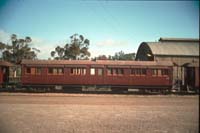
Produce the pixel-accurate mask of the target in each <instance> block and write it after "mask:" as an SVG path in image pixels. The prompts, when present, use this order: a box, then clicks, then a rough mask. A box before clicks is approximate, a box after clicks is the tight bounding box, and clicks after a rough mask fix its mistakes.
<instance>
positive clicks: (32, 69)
mask: <svg viewBox="0 0 200 133" xmlns="http://www.w3.org/2000/svg"><path fill="white" fill-rule="evenodd" d="M41 73H42V70H41V68H37V67H36V68H35V67H27V68H26V74H31V75H41Z"/></svg>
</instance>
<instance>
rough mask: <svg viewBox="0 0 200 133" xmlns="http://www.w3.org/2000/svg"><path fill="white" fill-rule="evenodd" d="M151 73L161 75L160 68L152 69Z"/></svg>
mask: <svg viewBox="0 0 200 133" xmlns="http://www.w3.org/2000/svg"><path fill="white" fill-rule="evenodd" d="M152 75H153V76H161V75H162V73H161V70H160V69H152Z"/></svg>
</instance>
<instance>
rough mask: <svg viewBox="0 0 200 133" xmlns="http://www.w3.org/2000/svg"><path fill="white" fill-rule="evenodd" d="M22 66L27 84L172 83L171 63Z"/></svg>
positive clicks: (155, 85) (78, 62)
mask: <svg viewBox="0 0 200 133" xmlns="http://www.w3.org/2000/svg"><path fill="white" fill-rule="evenodd" d="M21 65H22V77H21V83H22V85H23V86H25V87H28V86H29V87H30V86H35V87H47V88H48V87H50V88H54V87H57V86H60V87H61V88H67V87H70V86H71V87H72V86H80V87H83V86H84V87H85V86H109V87H112V88H115V87H116V88H120V87H121V88H139V89H146V88H147V89H148V88H149V89H152V88H159V89H169V88H171V86H172V66H173V64H172V63H171V62H153V61H145V62H144V61H109V60H97V61H89V60H23V61H22V64H21Z"/></svg>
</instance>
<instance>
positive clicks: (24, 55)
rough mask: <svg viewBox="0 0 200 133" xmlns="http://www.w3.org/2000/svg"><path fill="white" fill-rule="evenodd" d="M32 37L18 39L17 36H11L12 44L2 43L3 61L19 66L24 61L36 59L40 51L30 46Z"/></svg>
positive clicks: (0, 43) (0, 44)
mask: <svg viewBox="0 0 200 133" xmlns="http://www.w3.org/2000/svg"><path fill="white" fill-rule="evenodd" d="M31 41H32V40H31V38H30V37H25V38H24V39H18V38H17V35H15V34H12V35H11V42H12V43H11V44H4V43H2V42H0V51H1V53H2V59H3V60H6V61H9V62H12V63H15V64H19V63H21V61H22V59H35V58H37V54H36V53H37V52H40V50H38V49H36V48H31V47H30V46H29V44H30V42H31Z"/></svg>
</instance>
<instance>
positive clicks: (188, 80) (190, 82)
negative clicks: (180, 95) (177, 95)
mask: <svg viewBox="0 0 200 133" xmlns="http://www.w3.org/2000/svg"><path fill="white" fill-rule="evenodd" d="M185 86H186V88H187V89H188V87H189V89H190V90H191V89H194V87H195V68H194V67H186V68H185Z"/></svg>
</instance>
